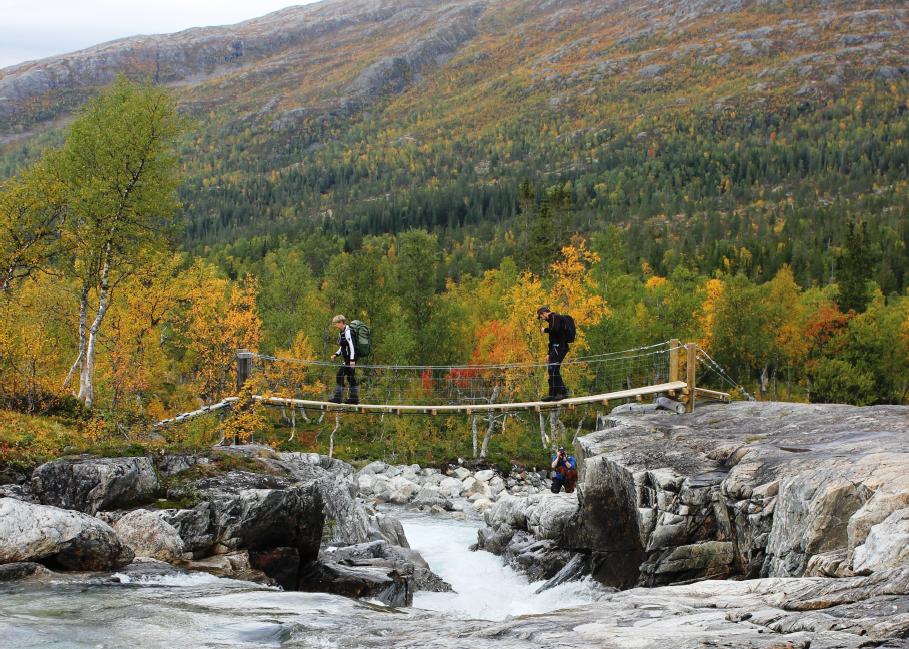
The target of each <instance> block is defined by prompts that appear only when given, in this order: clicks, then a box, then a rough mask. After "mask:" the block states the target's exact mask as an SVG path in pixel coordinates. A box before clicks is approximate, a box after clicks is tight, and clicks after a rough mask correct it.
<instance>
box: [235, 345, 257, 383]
mask: <svg viewBox="0 0 909 649" xmlns="http://www.w3.org/2000/svg"><path fill="white" fill-rule="evenodd" d="M252 359H253V354H252V352H251V351H249V350H248V349H240V350H238V351H237V392H240V390H242V389H243V384H244V383H246V380H247V379H248V378H249V375H250V374H252Z"/></svg>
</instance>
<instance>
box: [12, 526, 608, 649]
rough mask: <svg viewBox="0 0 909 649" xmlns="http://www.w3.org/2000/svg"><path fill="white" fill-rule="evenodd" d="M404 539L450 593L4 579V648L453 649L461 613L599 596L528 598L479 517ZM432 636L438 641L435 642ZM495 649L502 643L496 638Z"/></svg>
mask: <svg viewBox="0 0 909 649" xmlns="http://www.w3.org/2000/svg"><path fill="white" fill-rule="evenodd" d="M402 522H403V524H404V529H405V532H406V534H407V537H408V539H409V542H410V544H411V546H412V547H413V548H415V549H417V550H419V551H420V552H421V553H422V554H423V556H424V557H425V558H426V560H427V562H428V563H429V565H430V567H431V568H432V569H433V570H434V571H435V572H436V573H437V574H439V575H440V576H441V577H442V578H443V579H445V580H446V581H448V582H449V583H450V584H451V585H452V586H453V587H454V589H455V590H456V591H457V592H454V593H423V592H418V593H416V595H415V598H414V605H413V607H412V608H404V609H394V608H389V607H386V606H383V605H381V604H378V603H375V602H363V601H356V600H351V599H347V598H344V597H339V596H336V595H328V594H319V593H299V592H284V591H281V590H279V589H276V588H269V587H265V586H261V585H259V584H253V583H248V582H242V581H237V580H232V579H224V578H217V577H213V576H211V575H208V574H200V573H193V574H188V575H180V574H163V575H154V576H142V577H137V576H130V575H126V574H122V573H114V574H113V575H107V576H104V577H98V576H93V577H91V578H86V577H73V576H67V577H62V578H60V579H59V580H56V581H54V582H52V583H49V584H48V583H40V582H36V583H28V582H24V583H13V584H0V649H46V648H50V647H54V648H55V649H121V648H127V647H129V648H134V647H141V648H149V649H177V648H179V649H221V648H226V647H243V648H253V647H255V648H264V647H282V648H283V647H289V648H290V647H292V648H303V647H307V648H308V647H339V648H346V647H349V648H361V647H362V648H369V647H377V648H378V647H381V648H382V649H387V648H388V647H390V646H411V645H410V644H409V642H408V640H407V639H408V638H416V636H418V635H419V636H420V637H421V638H423V640H421V642H423V643H424V646H425V642H426V636H427V634H428V635H429V636H430V637H432V642H431V645H432V646H438V647H461V646H463V645H462V644H461V643H460V641H459V640H457V638H458V635H459V633H461V632H462V631H463V630H464V629H465V628H470V626H471V625H470V622H469V620H505V619H508V618H509V617H517V616H526V615H532V614H536V613H545V612H550V611H555V610H558V609H560V608H569V607H575V606H579V605H583V604H587V603H590V602H592V601H594V600H596V599H597V598H598V597H599V596H600V595H601V594H602V591H601V590H600V589H599V588H598V587H597V586H595V585H594V584H591V583H584V582H581V583H573V584H564V585H562V586H559V587H557V588H554V589H551V590H549V591H545V592H543V593H541V594H539V595H537V594H535V591H536V589H537V588H538V587H539V584H532V583H528V581H527V580H526V579H525V578H524V577H522V576H521V575H519V574H517V573H516V572H514V571H513V570H512V569H511V568H509V567H507V566H505V565H504V564H503V562H502V560H501V558H499V557H496V556H494V555H492V554H489V553H487V552H482V551H481V552H471V551H469V549H468V546H469V545H470V544H472V543H474V542H475V541H476V533H477V529H478V528H479V526H480V523H479V522H476V521H473V522H472V521H456V520H452V519H448V518H444V517H428V516H417V515H407V516H405V517H404V518H403V520H402ZM436 639H437V640H436ZM497 646H499V645H498V643H497Z"/></svg>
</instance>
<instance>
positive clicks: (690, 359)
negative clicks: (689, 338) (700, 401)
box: [685, 343, 698, 412]
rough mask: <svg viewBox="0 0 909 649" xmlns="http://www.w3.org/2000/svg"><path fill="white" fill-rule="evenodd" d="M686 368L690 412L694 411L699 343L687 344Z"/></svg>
mask: <svg viewBox="0 0 909 649" xmlns="http://www.w3.org/2000/svg"><path fill="white" fill-rule="evenodd" d="M685 369H686V374H687V376H686V382H687V383H688V388H687V390H688V412H694V396H695V388H696V386H695V381H696V378H697V369H698V346H697V343H688V344H687V345H685Z"/></svg>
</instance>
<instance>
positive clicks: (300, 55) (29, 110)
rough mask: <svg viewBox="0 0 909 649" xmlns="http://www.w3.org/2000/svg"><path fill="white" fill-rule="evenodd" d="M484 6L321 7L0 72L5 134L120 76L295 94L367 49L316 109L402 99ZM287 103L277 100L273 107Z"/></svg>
mask: <svg viewBox="0 0 909 649" xmlns="http://www.w3.org/2000/svg"><path fill="white" fill-rule="evenodd" d="M486 4H488V3H487V2H485V1H483V0H470V1H465V0H433V1H432V2H416V1H415V0H400V1H397V2H392V1H389V0H353V1H350V0H345V1H344V2H322V3H318V4H312V5H305V6H299V7H290V8H288V9H283V10H281V11H278V12H275V13H271V14H268V15H266V16H263V17H261V18H257V19H255V20H250V21H246V22H243V23H239V24H236V25H230V26H224V27H206V28H195V29H188V30H186V31H182V32H178V33H175V34H160V35H152V36H135V37H131V38H124V39H119V40H115V41H111V42H109V43H103V44H101V45H97V46H94V47H91V48H88V49H85V50H81V51H78V52H73V53H71V54H65V55H62V56H57V57H52V58H49V59H44V60H41V61H29V62H26V63H22V64H20V65H16V66H13V67H9V68H5V69H3V70H2V71H0V132H3V131H14V130H16V127H15V125H20V126H25V125H27V124H28V123H30V122H34V121H42V120H47V119H49V118H53V117H55V116H57V115H59V114H65V113H66V112H69V111H71V110H72V109H73V108H74V107H76V106H78V104H80V103H81V102H82V101H84V99H85V98H86V97H88V96H90V95H91V94H93V93H94V92H96V91H97V89H98V88H99V87H101V86H104V85H106V84H108V83H110V82H111V81H113V80H114V78H116V76H117V74H121V73H123V74H126V75H128V76H130V77H134V78H147V79H152V80H154V81H155V82H158V83H165V84H171V85H178V86H184V87H186V86H189V87H193V88H201V87H203V86H205V85H206V84H208V83H209V82H212V83H213V84H214V85H215V86H220V88H221V89H222V90H223V89H224V88H226V87H227V86H233V88H234V91H235V92H236V90H238V89H239V88H240V87H244V88H245V87H248V86H249V85H250V84H254V85H262V86H266V87H267V86H269V85H273V84H275V83H276V81H277V80H278V79H280V81H277V83H278V85H283V86H287V85H288V84H289V85H293V83H294V81H295V80H296V79H298V78H299V75H300V74H305V73H304V72H303V70H301V68H303V67H305V66H308V65H312V63H313V59H316V60H319V59H324V58H325V57H330V56H332V52H336V53H338V52H342V51H345V50H348V51H349V50H350V49H352V48H353V49H357V48H359V47H360V46H361V45H362V44H363V42H364V41H365V42H369V43H371V44H372V45H373V46H374V49H375V52H374V56H373V57H372V61H371V62H370V63H368V64H367V65H365V66H360V67H359V69H357V68H354V67H351V68H350V69H349V70H345V71H344V72H343V73H341V74H340V75H339V78H338V79H337V80H338V81H341V83H340V87H335V88H334V89H333V91H332V93H330V94H331V95H333V96H334V99H333V100H331V101H328V103H327V104H324V105H322V106H321V108H320V107H319V103H320V102H319V101H316V102H315V103H316V108H317V109H319V110H329V112H331V110H335V109H337V108H340V107H344V106H348V105H350V102H355V103H354V105H358V103H360V102H364V101H368V100H369V99H370V98H371V97H372V96H374V95H375V94H377V93H381V92H385V91H393V92H398V91H400V90H402V89H403V88H404V87H406V86H407V85H409V84H410V83H412V82H413V81H414V80H415V79H417V78H418V77H419V75H420V74H421V73H422V71H423V70H424V69H426V68H427V67H431V66H436V65H440V64H442V63H444V62H445V61H447V60H448V59H449V58H450V57H451V56H452V55H453V54H454V53H455V52H456V51H457V50H458V49H459V48H460V47H461V46H462V45H463V44H464V43H466V42H467V41H469V40H470V39H471V38H473V37H474V36H475V35H476V33H477V29H476V23H477V20H478V18H479V15H480V13H481V12H482V10H483V9H484V7H485V6H486ZM338 63H341V62H340V61H338ZM342 67H343V64H342ZM325 81H328V80H327V79H326V80H325ZM332 85H334V84H332ZM339 91H340V92H339ZM210 93H213V94H214V95H218V96H223V93H222V92H220V91H219V90H218V89H217V87H210V88H209V89H208V90H207V91H203V92H202V93H201V96H199V97H197V98H196V99H197V100H199V101H203V102H204V101H205V100H206V98H209V97H210ZM316 97H319V99H325V100H327V99H328V98H327V96H325V95H321V94H319V93H316V95H314V96H313V97H312V98H313V99H315V98H316ZM339 97H340V98H339ZM279 102H280V98H278V97H276V101H275V104H276V105H277V104H278V103H279ZM273 108H274V106H273ZM310 108H312V107H309V108H304V109H300V108H294V109H291V110H285V111H283V112H280V113H279V115H278V121H277V122H276V124H278V125H279V126H280V125H282V124H284V125H288V124H292V123H293V122H294V121H295V120H296V119H297V118H301V117H302V116H304V115H308V114H310ZM266 112H270V111H268V110H267V111H266Z"/></svg>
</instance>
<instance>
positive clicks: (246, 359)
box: [234, 349, 253, 446]
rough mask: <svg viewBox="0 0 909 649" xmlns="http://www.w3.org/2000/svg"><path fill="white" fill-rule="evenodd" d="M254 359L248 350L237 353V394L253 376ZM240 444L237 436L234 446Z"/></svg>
mask: <svg viewBox="0 0 909 649" xmlns="http://www.w3.org/2000/svg"><path fill="white" fill-rule="evenodd" d="M252 359H253V353H252V352H251V351H249V350H248V349H240V350H238V351H237V394H240V390H242V389H243V385H244V384H245V383H246V381H247V380H248V379H249V375H250V374H252ZM250 441H252V440H250ZM239 443H240V439H239V438H238V437H236V436H235V437H234V446H236V445H237V444H239Z"/></svg>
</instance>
